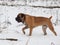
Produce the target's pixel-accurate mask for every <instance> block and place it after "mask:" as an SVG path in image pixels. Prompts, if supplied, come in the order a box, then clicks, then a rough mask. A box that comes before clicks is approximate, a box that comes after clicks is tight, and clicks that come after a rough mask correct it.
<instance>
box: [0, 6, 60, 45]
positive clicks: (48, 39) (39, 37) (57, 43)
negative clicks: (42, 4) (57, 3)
mask: <svg viewBox="0 0 60 45" xmlns="http://www.w3.org/2000/svg"><path fill="white" fill-rule="evenodd" d="M0 9H1V10H0V11H1V12H0V31H2V32H0V39H6V38H15V39H18V41H9V40H0V45H60V30H59V28H60V25H57V26H55V25H54V29H55V31H56V32H57V36H55V35H54V34H53V33H52V32H51V31H50V30H49V28H47V33H48V34H47V35H46V36H44V35H43V31H42V28H41V26H38V27H36V28H34V29H33V33H32V36H28V34H29V29H26V30H25V32H26V34H25V35H24V34H23V33H22V28H23V27H24V26H25V25H24V24H22V23H17V22H16V21H15V17H16V16H17V14H18V13H20V12H22V13H27V14H30V15H32V16H44V17H48V18H49V17H50V16H51V15H52V16H53V18H52V22H55V20H56V15H57V13H56V10H59V9H53V10H51V9H45V8H44V9H43V8H33V7H28V6H17V7H14V6H13V7H11V6H0ZM51 11H52V12H51ZM43 12H44V13H43ZM59 19H60V18H59ZM5 21H6V22H7V21H9V22H10V23H11V24H10V25H8V24H7V23H5ZM5 26H6V28H5V29H3V27H5Z"/></svg>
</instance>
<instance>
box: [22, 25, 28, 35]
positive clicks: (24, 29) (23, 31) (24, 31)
mask: <svg viewBox="0 0 60 45" xmlns="http://www.w3.org/2000/svg"><path fill="white" fill-rule="evenodd" d="M27 28H28V26H25V27H24V28H23V29H22V32H23V33H24V34H25V31H24V30H25V29H27Z"/></svg>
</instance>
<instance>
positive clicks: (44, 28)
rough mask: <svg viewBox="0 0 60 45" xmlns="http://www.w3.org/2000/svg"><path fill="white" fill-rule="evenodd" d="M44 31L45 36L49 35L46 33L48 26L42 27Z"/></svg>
mask: <svg viewBox="0 0 60 45" xmlns="http://www.w3.org/2000/svg"><path fill="white" fill-rule="evenodd" d="M42 29H43V32H44V35H47V32H46V29H47V25H43V26H42Z"/></svg>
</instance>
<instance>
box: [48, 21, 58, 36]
mask: <svg viewBox="0 0 60 45" xmlns="http://www.w3.org/2000/svg"><path fill="white" fill-rule="evenodd" d="M48 27H49V29H50V30H51V31H52V32H53V33H54V35H56V36H57V33H56V32H55V30H54V28H53V25H52V23H51V22H50V23H49V24H48Z"/></svg>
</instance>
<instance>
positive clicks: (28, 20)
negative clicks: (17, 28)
mask: <svg viewBox="0 0 60 45" xmlns="http://www.w3.org/2000/svg"><path fill="white" fill-rule="evenodd" d="M51 18H52V16H51V17H49V18H46V17H35V16H30V15H28V14H24V13H19V14H18V15H17V17H16V18H15V20H16V21H17V22H18V23H19V22H22V23H23V24H25V27H24V28H23V29H22V32H23V33H24V34H25V31H24V30H25V29H27V28H30V32H29V36H31V35H32V30H33V28H34V27H37V26H42V29H43V32H44V35H47V32H46V29H47V27H48V28H49V29H50V30H51V31H52V32H53V33H54V35H55V36H57V33H56V32H55V30H54V28H53V25H52V22H51Z"/></svg>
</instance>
